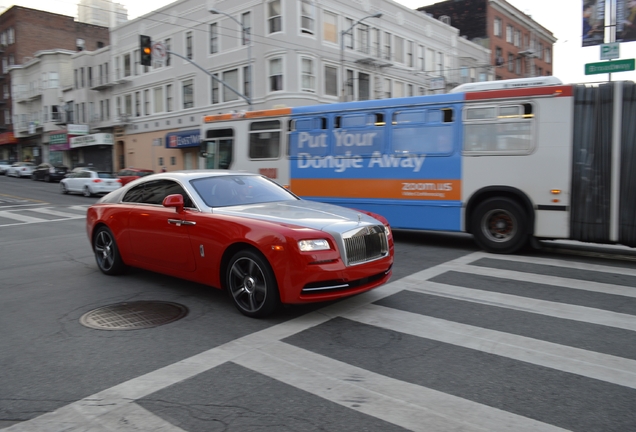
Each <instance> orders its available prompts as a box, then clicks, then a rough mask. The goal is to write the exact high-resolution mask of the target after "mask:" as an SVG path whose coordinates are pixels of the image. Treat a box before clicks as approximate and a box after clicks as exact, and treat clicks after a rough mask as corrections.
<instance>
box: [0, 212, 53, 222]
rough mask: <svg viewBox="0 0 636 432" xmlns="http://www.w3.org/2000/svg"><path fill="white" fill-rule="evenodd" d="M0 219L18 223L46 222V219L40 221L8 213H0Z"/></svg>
mask: <svg viewBox="0 0 636 432" xmlns="http://www.w3.org/2000/svg"><path fill="white" fill-rule="evenodd" d="M0 217H3V218H6V219H13V220H16V221H20V222H23V223H34V222H46V221H48V220H47V219H42V218H36V217H33V216H26V215H23V214H19V213H13V212H10V211H0Z"/></svg>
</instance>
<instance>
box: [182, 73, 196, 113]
mask: <svg viewBox="0 0 636 432" xmlns="http://www.w3.org/2000/svg"><path fill="white" fill-rule="evenodd" d="M181 90H182V91H181V97H182V99H183V109H188V108H192V107H194V80H192V79H188V80H185V81H183V82H182V83H181Z"/></svg>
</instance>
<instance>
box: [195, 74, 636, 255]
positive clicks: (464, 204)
mask: <svg viewBox="0 0 636 432" xmlns="http://www.w3.org/2000/svg"><path fill="white" fill-rule="evenodd" d="M634 118H636V87H635V85H634V83H632V82H612V83H604V84H600V85H581V84H577V85H563V84H562V83H560V81H558V80H557V79H556V78H553V77H541V78H534V79H526V80H523V79H521V80H508V81H496V82H487V83H471V84H465V85H463V86H460V87H458V88H457V89H456V90H455V91H452V92H451V93H448V94H440V95H429V96H413V97H405V98H394V99H378V100H369V101H359V102H344V103H335V104H325V105H316V106H303V107H294V108H282V109H277V110H263V111H252V112H246V113H242V114H222V115H214V116H205V117H204V119H203V126H202V131H201V139H202V145H201V156H202V157H204V161H205V164H204V167H205V168H220V169H227V168H230V169H239V170H248V171H254V172H261V173H262V174H264V175H266V176H268V177H270V178H273V179H274V180H275V181H277V182H279V183H281V184H283V185H286V186H288V187H290V189H291V190H292V192H294V193H295V194H296V195H298V196H300V197H302V198H304V199H310V200H317V201H322V202H328V203H331V204H337V205H341V206H345V207H351V208H356V209H360V210H367V211H372V212H375V213H378V214H381V215H383V216H384V217H386V218H387V219H388V221H389V222H390V224H391V226H392V227H393V229H413V230H433V231H448V232H466V233H471V234H472V235H473V236H474V238H475V241H476V242H477V244H478V245H479V246H480V247H481V248H483V249H485V250H487V251H489V252H494V253H514V252H515V251H517V250H519V249H520V248H522V247H523V246H525V245H526V244H528V242H530V241H534V240H535V239H570V240H577V241H582V242H593V243H603V244H622V245H627V246H631V247H635V246H636V169H635V168H636V124H635V122H633V119H634Z"/></svg>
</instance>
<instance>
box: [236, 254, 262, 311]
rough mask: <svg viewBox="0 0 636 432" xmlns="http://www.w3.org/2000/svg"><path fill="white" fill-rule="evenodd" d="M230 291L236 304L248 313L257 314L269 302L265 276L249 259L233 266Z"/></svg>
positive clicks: (241, 259) (239, 260)
mask: <svg viewBox="0 0 636 432" xmlns="http://www.w3.org/2000/svg"><path fill="white" fill-rule="evenodd" d="M229 289H230V292H231V293H232V297H233V298H234V301H235V302H236V304H237V305H238V306H239V307H240V308H241V309H243V310H245V311H247V312H257V311H258V310H259V309H260V308H261V307H263V304H264V303H265V300H267V282H266V281H265V274H264V273H263V270H262V269H261V268H260V266H259V265H258V264H257V263H256V262H255V261H253V260H251V259H249V258H239V259H238V260H236V261H235V262H234V264H233V265H232V268H231V269H230V277H229Z"/></svg>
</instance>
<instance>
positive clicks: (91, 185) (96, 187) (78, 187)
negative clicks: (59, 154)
mask: <svg viewBox="0 0 636 432" xmlns="http://www.w3.org/2000/svg"><path fill="white" fill-rule="evenodd" d="M120 187H121V182H120V181H119V179H118V178H117V177H115V175H114V174H113V173H109V172H104V171H91V170H83V171H79V172H76V173H74V174H71V175H70V176H69V177H64V178H63V179H62V180H60V192H62V193H63V194H67V193H70V192H78V193H82V194H84V196H87V197H90V196H93V195H103V194H107V193H109V192H112V191H114V190H117V189H119V188H120Z"/></svg>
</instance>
